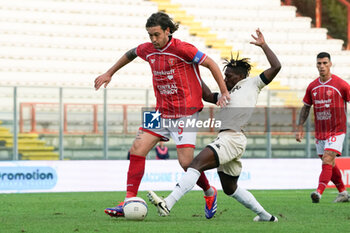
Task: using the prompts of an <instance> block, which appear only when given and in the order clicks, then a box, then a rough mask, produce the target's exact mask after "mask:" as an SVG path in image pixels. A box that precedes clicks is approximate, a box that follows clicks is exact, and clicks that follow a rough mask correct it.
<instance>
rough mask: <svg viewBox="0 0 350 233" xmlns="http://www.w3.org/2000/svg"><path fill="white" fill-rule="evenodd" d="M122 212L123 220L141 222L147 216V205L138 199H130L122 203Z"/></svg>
mask: <svg viewBox="0 0 350 233" xmlns="http://www.w3.org/2000/svg"><path fill="white" fill-rule="evenodd" d="M123 211H124V215H125V219H127V220H135V221H142V220H144V219H145V218H146V216H147V211H148V208H147V203H146V202H145V201H144V200H143V199H142V198H140V197H131V198H129V199H128V200H127V201H125V202H124V205H123Z"/></svg>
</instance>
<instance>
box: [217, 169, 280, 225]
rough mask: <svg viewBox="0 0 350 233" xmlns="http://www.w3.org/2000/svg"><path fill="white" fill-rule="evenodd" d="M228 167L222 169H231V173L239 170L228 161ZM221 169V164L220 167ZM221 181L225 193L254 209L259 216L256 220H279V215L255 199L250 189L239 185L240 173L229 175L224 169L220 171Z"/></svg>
mask: <svg viewBox="0 0 350 233" xmlns="http://www.w3.org/2000/svg"><path fill="white" fill-rule="evenodd" d="M225 166H226V168H222V170H227V171H230V172H231V173H232V172H234V173H236V172H237V169H235V168H233V167H232V166H235V163H234V162H233V163H228V164H225ZM228 166H231V168H233V169H230V168H227V167H228ZM219 169H221V166H220V168H219ZM218 174H219V177H220V181H221V185H222V188H223V190H224V193H225V194H226V195H228V196H230V197H233V198H235V199H236V200H237V201H238V202H239V203H241V204H242V205H244V206H245V207H246V208H248V209H250V210H252V211H253V212H254V213H256V214H257V215H258V216H256V217H255V218H254V221H271V222H277V221H278V219H277V217H275V216H273V215H271V214H270V213H268V212H267V211H266V210H265V209H264V208H263V207H262V206H261V205H260V203H259V202H258V201H257V200H256V199H255V197H254V196H253V194H251V193H250V192H249V191H248V190H246V189H244V188H242V187H239V186H238V185H237V181H238V178H239V175H234V176H233V175H228V174H225V173H224V172H223V171H218Z"/></svg>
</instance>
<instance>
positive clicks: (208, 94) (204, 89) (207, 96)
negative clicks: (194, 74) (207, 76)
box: [202, 80, 219, 104]
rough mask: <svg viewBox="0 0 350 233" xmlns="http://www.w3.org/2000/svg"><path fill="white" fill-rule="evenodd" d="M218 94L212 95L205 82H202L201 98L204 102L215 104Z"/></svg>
mask: <svg viewBox="0 0 350 233" xmlns="http://www.w3.org/2000/svg"><path fill="white" fill-rule="evenodd" d="M218 94H219V93H217V92H215V93H213V92H211V90H210V89H209V87H208V86H207V85H206V84H205V82H204V81H203V80H202V98H203V100H204V101H206V102H209V103H212V104H216V102H217V101H218Z"/></svg>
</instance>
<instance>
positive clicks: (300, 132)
mask: <svg viewBox="0 0 350 233" xmlns="http://www.w3.org/2000/svg"><path fill="white" fill-rule="evenodd" d="M310 108H311V106H308V105H305V104H304V106H303V107H302V108H301V110H300V115H299V124H298V125H297V128H296V132H295V140H297V142H301V139H303V138H304V123H305V121H306V119H307V118H308V116H309V112H310Z"/></svg>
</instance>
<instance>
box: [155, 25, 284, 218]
mask: <svg viewBox="0 0 350 233" xmlns="http://www.w3.org/2000/svg"><path fill="white" fill-rule="evenodd" d="M256 34H257V36H254V35H252V37H253V38H254V39H255V41H253V42H251V44H254V45H256V46H258V47H260V48H262V50H263V52H264V53H265V55H266V57H267V60H268V61H269V63H270V66H271V67H270V68H269V69H267V70H265V71H264V72H263V73H261V74H260V75H259V76H257V77H254V78H248V75H249V71H250V69H251V66H250V64H249V63H248V62H247V61H248V59H241V60H234V59H232V58H231V60H230V61H228V62H227V64H226V66H225V82H226V86H227V89H228V90H229V92H230V97H231V100H230V102H229V103H228V105H227V106H226V107H225V108H222V109H221V111H220V118H219V119H220V120H222V123H221V124H222V125H221V129H220V132H219V134H218V136H217V138H216V139H215V140H214V141H213V142H212V143H211V144H209V145H208V146H207V147H206V148H204V149H203V150H202V151H201V152H200V153H199V154H198V155H197V156H196V157H195V158H194V160H193V161H192V163H191V164H190V166H189V168H188V169H187V172H186V173H185V175H184V176H183V177H182V178H181V179H180V181H179V182H178V183H177V184H176V187H175V188H174V190H173V191H172V192H171V194H170V195H169V196H167V197H166V198H165V199H162V198H160V197H158V196H157V195H156V193H154V192H153V191H149V192H148V198H149V200H150V201H151V202H152V203H153V204H155V205H156V207H157V209H158V212H159V214H160V215H161V216H167V215H169V213H170V210H171V208H172V207H173V206H174V205H175V203H176V202H177V201H178V200H179V199H180V198H181V197H182V196H183V195H184V194H185V193H187V192H188V191H189V190H191V189H192V188H193V186H194V185H195V183H196V181H197V179H198V178H199V176H200V173H201V172H203V171H205V170H209V169H212V168H217V171H218V174H219V177H220V181H221V184H222V188H223V190H224V193H225V194H226V195H228V196H230V197H233V198H235V199H236V200H237V201H238V202H240V203H241V204H243V205H244V206H245V207H247V208H249V209H250V210H252V211H254V212H255V213H256V214H257V216H256V217H255V218H254V221H272V222H277V221H278V219H277V218H276V217H275V216H273V215H271V214H270V213H268V212H267V211H265V210H264V208H263V207H262V206H261V205H260V204H259V202H258V201H257V200H256V199H255V198H254V196H253V195H252V194H251V193H250V192H249V191H247V190H245V189H243V188H242V187H240V186H238V185H237V181H238V178H239V175H240V173H241V170H242V164H241V157H242V155H243V153H244V151H245V148H246V144H247V139H246V137H245V135H244V134H243V133H242V131H241V127H242V126H244V124H246V123H247V121H248V120H249V118H250V116H251V114H252V112H253V111H252V110H253V109H254V107H255V105H256V102H257V98H258V95H259V93H260V90H261V89H262V88H263V87H265V86H266V85H267V84H268V83H270V82H271V81H272V80H273V79H274V77H275V76H276V75H277V73H278V72H279V70H280V69H281V64H280V62H279V60H278V58H277V57H276V55H275V54H274V53H273V51H272V50H271V49H270V48H269V46H268V45H267V44H266V42H265V39H264V36H263V34H262V33H261V31H260V30H259V29H257V30H256ZM217 95H218V94H217V93H216V94H213V93H211V91H210V90H209V89H208V88H206V91H205V98H204V99H205V100H207V101H209V102H215V99H216V98H217ZM243 109H249V110H248V111H245V110H243ZM242 110H243V111H242Z"/></svg>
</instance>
